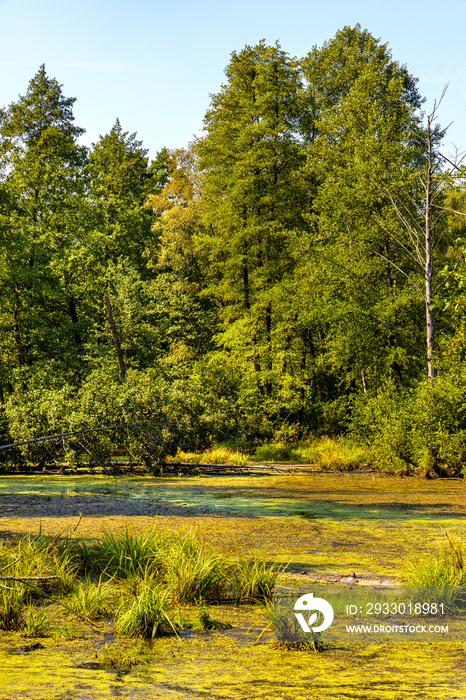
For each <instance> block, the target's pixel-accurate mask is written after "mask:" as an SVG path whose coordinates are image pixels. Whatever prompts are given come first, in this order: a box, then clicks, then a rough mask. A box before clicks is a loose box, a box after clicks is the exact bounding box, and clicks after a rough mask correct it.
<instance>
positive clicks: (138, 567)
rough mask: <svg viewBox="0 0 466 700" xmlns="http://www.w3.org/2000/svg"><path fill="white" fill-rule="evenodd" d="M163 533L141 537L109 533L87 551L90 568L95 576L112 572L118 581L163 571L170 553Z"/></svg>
mask: <svg viewBox="0 0 466 700" xmlns="http://www.w3.org/2000/svg"><path fill="white" fill-rule="evenodd" d="M165 538H166V535H165V532H164V531H163V530H150V531H145V532H141V533H130V532H129V530H128V529H126V530H125V531H124V532H121V533H116V534H113V533H111V532H105V533H104V535H103V537H102V538H101V539H100V540H98V541H97V542H96V543H95V544H94V545H93V547H92V548H88V547H86V548H83V555H84V558H85V561H86V564H87V566H88V567H89V568H91V569H92V570H94V571H95V572H98V573H102V572H103V571H106V572H108V573H109V574H111V575H114V576H116V577H118V578H134V577H137V576H141V575H145V574H146V573H147V572H148V571H150V572H151V573H152V575H156V574H157V572H158V571H159V570H160V569H162V568H163V565H164V558H165V557H164V554H165V552H166V549H167V545H166V541H165Z"/></svg>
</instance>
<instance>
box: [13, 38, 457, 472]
mask: <svg viewBox="0 0 466 700" xmlns="http://www.w3.org/2000/svg"><path fill="white" fill-rule="evenodd" d="M416 82H417V81H416V79H415V78H414V77H413V76H411V74H410V73H409V71H408V69H407V68H406V67H405V66H402V65H400V64H399V63H398V62H397V61H395V60H394V59H393V58H392V55H391V52H390V50H389V48H388V46H387V45H386V44H384V43H382V42H381V41H380V40H378V39H376V38H374V37H373V36H372V35H371V34H370V33H369V32H368V31H367V30H363V29H362V28H361V27H360V26H359V25H356V26H355V27H345V28H343V29H342V30H341V31H339V32H337V34H336V35H335V37H333V38H332V39H330V40H329V41H327V42H325V43H324V45H323V46H322V47H317V46H315V47H313V48H312V49H311V50H310V51H309V53H308V54H307V56H305V57H304V58H303V59H302V60H297V59H295V58H291V57H290V56H289V55H288V54H287V53H286V52H285V51H284V50H283V49H282V48H281V46H280V45H279V44H278V43H276V44H275V45H271V46H269V45H267V44H266V43H265V42H264V41H261V42H259V43H258V44H256V45H255V46H245V47H244V48H243V49H242V50H241V51H237V52H233V53H232V55H231V60H230V62H229V64H228V66H227V67H226V69H225V83H224V85H222V87H221V89H220V90H219V92H218V93H217V94H215V95H212V97H211V104H210V107H209V109H208V110H207V112H206V115H205V119H204V132H203V134H202V135H201V136H200V137H199V138H198V139H197V140H196V141H195V142H194V143H192V144H189V145H188V147H186V148H177V149H169V148H164V149H162V150H161V151H160V152H159V153H158V154H157V155H156V157H155V159H154V160H153V161H152V162H150V161H149V158H148V151H147V150H146V149H145V148H144V146H143V144H142V143H141V142H140V141H139V140H138V139H137V135H136V134H134V133H130V132H128V131H125V130H124V129H123V127H122V125H121V124H120V122H119V120H118V119H117V120H116V121H115V123H114V125H113V127H112V128H111V129H110V131H109V132H108V133H107V134H105V135H104V136H101V137H100V139H99V141H98V142H97V143H96V144H93V145H92V147H91V148H90V149H86V148H84V147H83V146H81V145H80V144H79V139H80V137H81V136H82V134H83V129H81V128H79V127H77V126H76V125H75V124H74V117H73V105H74V102H75V100H74V98H68V97H65V96H64V94H63V92H62V86H61V85H60V84H59V83H58V82H57V80H56V79H54V78H50V77H48V75H47V74H46V71H45V67H44V66H41V67H40V69H39V71H38V72H37V74H36V75H35V76H34V77H33V79H32V80H31V82H30V84H29V86H28V89H27V92H26V94H25V95H24V96H20V97H19V99H18V101H17V102H15V103H13V104H11V105H10V106H8V107H6V108H5V109H3V110H0V294H1V299H2V304H1V308H0V404H1V406H2V409H1V411H2V413H1V423H0V435H1V436H2V440H3V441H8V440H10V441H12V440H14V439H15V438H18V439H20V438H21V437H24V436H26V437H35V436H37V435H39V434H45V433H48V432H53V431H55V430H56V431H60V430H65V429H70V430H81V429H82V430H92V431H94V429H96V428H99V426H100V427H104V426H103V424H107V423H108V424H112V425H113V424H118V425H123V426H124V425H129V424H134V425H136V424H137V425H142V424H146V425H148V424H149V423H150V422H152V423H153V424H154V425H155V424H156V425H158V426H160V425H161V426H164V427H163V429H161V432H160V431H159V433H157V431H155V432H154V431H152V432H151V433H150V434H151V435H152V438H153V439H152V438H150V439H149V437H148V435H149V433H148V434H147V435H146V437H144V434H143V433H144V431H143V429H139V428H138V429H136V428H135V429H134V430H133V431H132V432H131V431H129V432H128V431H126V428H122V430H121V431H119V432H116V433H115V434H114V435H113V434H112V435H113V437H112V436H111V435H110V433H109V434H108V435H107V434H105V435H106V436H105V437H102V439H101V438H100V437H95V436H97V435H100V433H99V432H98V431H95V432H92V433H89V435H92V436H94V437H92V440H91V438H90V437H89V439H88V442H87V443H86V444H87V445H88V447H89V450H91V447H92V450H93V451H94V452H93V454H98V453H99V450H101V451H102V450H103V452H102V454H104V453H105V450H107V453H108V451H109V450H112V449H121V448H122V445H123V446H124V449H125V450H126V451H127V453H128V454H131V455H133V456H134V458H135V459H136V458H137V459H139V460H142V461H144V462H145V463H146V464H147V465H148V466H150V465H151V464H152V466H153V463H154V459H155V457H154V455H156V456H157V457H156V458H157V459H161V458H162V456H163V452H164V449H167V450H168V449H175V447H176V445H177V444H180V443H181V442H182V441H183V440H184V441H185V443H186V445H185V446H187V444H188V443H189V444H190V445H191V446H193V447H196V446H198V447H200V446H203V447H205V446H207V445H208V444H209V442H212V441H214V440H220V439H228V440H232V439H244V440H247V441H248V442H249V443H253V442H254V441H255V440H259V439H262V438H264V437H268V436H271V435H273V433H274V431H276V430H280V431H281V434H285V432H287V431H288V433H289V434H291V433H292V434H293V435H295V436H296V435H298V436H299V435H301V436H302V435H305V434H306V433H307V434H309V433H311V432H320V433H324V432H333V433H339V432H340V433H341V432H347V431H352V432H353V434H354V435H358V436H359V439H361V440H367V441H372V442H373V443H374V444H376V445H379V447H380V449H379V452H378V454H380V455H382V456H381V459H382V458H383V459H385V460H386V461H390V460H391V462H392V464H396V465H398V466H399V465H400V464H401V463H404V464H407V465H410V466H409V468H417V469H424V468H425V467H426V465H428V464H431V465H434V467H435V469H437V471H438V472H442V470H443V471H445V463H446V462H447V461H448V459H451V460H452V463H453V462H454V464H455V465H456V466H455V467H454V469H456V470H457V471H458V469H459V468H460V467H458V464H460V462H461V459H462V455H463V451H464V452H465V453H466V449H463V448H464V445H465V444H466V441H465V440H464V435H466V425H465V424H464V419H463V413H462V409H461V401H462V400H463V399H462V397H463V396H464V391H463V389H462V387H463V379H462V377H463V373H462V371H460V368H461V363H462V361H463V360H464V356H465V350H464V348H465V347H466V341H465V337H466V332H465V325H464V321H463V315H464V314H463V308H464V304H463V300H462V298H463V296H462V295H463V291H462V289H463V286H464V279H465V272H464V254H463V250H464V245H465V236H464V226H465V223H464V221H465V219H464V217H463V216H462V215H463V213H464V198H465V194H464V193H465V188H464V166H461V165H459V164H458V163H456V162H454V161H452V160H448V158H447V159H445V158H444V157H443V156H442V155H441V149H440V144H441V140H442V138H443V135H444V131H443V130H442V128H441V127H440V126H439V125H437V124H436V123H434V122H435V117H433V116H432V113H431V116H430V117H429V118H428V119H427V124H426V122H425V115H423V113H422V112H421V109H422V104H423V100H422V98H421V96H420V94H419V92H418V89H417V86H416ZM434 112H435V109H434ZM429 285H430V286H429ZM429 314H430V316H429ZM434 316H435V332H436V335H435V336H434V335H433V334H432V333H431V334H430V336H429V333H428V332H427V334H426V327H427V329H429V323H430V322H431V321H433V319H434ZM429 319H430V321H429ZM426 347H427V351H426ZM434 362H435V365H436V367H437V369H438V378H437V380H436V382H437V383H436V384H433V379H434V374H435V372H434V369H433V368H434ZM427 366H428V367H429V377H430V380H431V381H430V383H429V382H425V375H426V369H427ZM455 372H456V373H457V375H458V376H459V379H458V381H459V386H458V388H457V390H455V391H450V388H451V387H452V386H453V379H452V377H453V376H454V374H455ZM429 387H430V388H429ZM429 392H430V393H429ZM448 394H450V396H449V397H448ZM436 401H438V402H439V405H440V404H441V405H442V406H444V407H445V412H446V413H445V416H446V417H445V418H444V419H443V418H439V417H438V415H437V413H435V412H433V407H434V406H435V405H436ZM434 413H435V415H436V416H437V418H435V417H434ZM447 414H448V416H447ZM429 416H430V418H429ZM377 422H378V423H377ZM375 423H377V424H378V426H379V427H378V428H377V427H374V426H375ZM383 426H385V427H383ZM164 430H165V431H166V432H165V433H163V431H164ZM125 431H126V432H125ZM381 431H382V432H381ZM390 431H391V436H392V438H393V439H392V441H391V443H390V441H389V440H388V439H385V440H384V438H383V435H384V434H388V433H389V432H390ZM162 433H163V435H162ZM424 434H425V435H424ZM154 435H155V437H154ZM157 435H158V437H157ZM423 435H424V437H425V439H424V437H423ZM156 439H160V444H159V447H156V445H155V442H154V440H156ZM151 440H152V442H151ZM92 441H93V442H92ZM91 442H92V445H91ZM389 443H390V444H389ZM83 444H84V443H83ZM118 445H119V447H118ZM160 445H162V446H160ZM163 446H165V447H163ZM69 448H70V450H71V451H72V449H74V447H73V445H72V444H71V443H70V445H69ZM28 449H29V448H28ZM41 449H42V448H41ZM34 450H36V452H34ZM34 450H33V449H32V448H31V449H30V451H29V452H28V453H27V454H26V452H24V456H25V458H26V457H27V458H28V459H33V454H36V457H37V461H40V460H39V452H40V450H39V448H37V449H36V448H34ZM92 450H91V451H92ZM99 454H100V453H99ZM151 454H152V456H153V458H151ZM383 455H385V457H384V456H383ZM387 455H388V456H387ZM448 455H450V457H449V456H448ZM40 459H42V457H41V458H40ZM423 465H424V466H423ZM434 467H433V468H434ZM151 468H152V467H151Z"/></svg>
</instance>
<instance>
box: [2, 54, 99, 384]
mask: <svg viewBox="0 0 466 700" xmlns="http://www.w3.org/2000/svg"><path fill="white" fill-rule="evenodd" d="M74 101H75V99H74V98H66V97H64V95H63V94H62V90H61V85H60V84H59V83H58V82H57V81H56V80H55V79H54V78H49V77H48V76H47V74H46V72H45V67H44V66H43V65H42V66H41V67H40V69H39V71H38V72H37V74H36V75H35V76H34V78H33V79H32V80H31V82H30V83H29V86H28V89H27V92H26V95H24V96H22V97H20V98H19V100H18V101H17V102H15V103H13V104H11V105H10V106H9V107H8V108H6V109H5V110H3V111H2V112H1V114H0V178H1V186H2V204H3V206H2V223H1V226H0V228H1V234H0V235H1V238H0V245H1V253H0V257H1V274H0V283H1V285H2V289H1V294H2V311H1V321H0V322H1V325H2V330H3V333H4V334H5V335H4V337H5V341H4V343H3V348H4V349H5V350H4V358H5V359H4V362H5V363H6V365H7V367H8V371H7V375H8V377H7V378H6V383H7V384H8V385H13V384H14V383H15V381H14V373H15V369H17V368H25V367H31V366H32V365H34V364H35V363H37V362H38V361H44V362H46V361H47V360H48V361H50V362H52V361H55V362H56V363H58V365H59V366H61V367H62V369H64V368H65V365H67V363H69V362H71V363H72V362H73V357H74V356H75V354H76V353H75V349H76V341H77V338H78V336H79V333H78V332H77V331H76V325H77V322H78V319H77V314H76V304H75V299H74V296H73V291H72V288H73V280H72V277H71V276H70V274H68V273H69V270H67V267H66V264H64V261H65V260H66V259H67V258H68V251H69V248H70V246H71V247H72V245H73V241H74V240H75V239H76V238H79V235H80V229H81V227H82V223H83V222H82V216H81V213H82V210H81V204H82V196H83V187H82V181H81V170H82V167H83V164H84V163H85V161H86V149H85V148H84V147H82V146H79V145H78V143H77V139H78V138H79V136H81V135H82V134H83V132H84V130H83V129H81V128H79V127H77V126H75V125H74V123H73V122H74V117H73V112H72V107H73V104H74ZM71 329H74V331H72V332H70V331H71Z"/></svg>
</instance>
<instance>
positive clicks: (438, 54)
mask: <svg viewBox="0 0 466 700" xmlns="http://www.w3.org/2000/svg"><path fill="white" fill-rule="evenodd" d="M356 23H360V24H361V26H362V27H363V28H366V29H368V30H369V31H370V32H371V33H372V34H373V35H374V36H376V37H377V38H380V39H381V40H382V42H383V43H387V44H388V45H389V47H390V48H391V50H392V53H393V58H394V59H395V60H397V61H398V62H400V63H403V64H406V65H407V67H408V69H409V71H410V72H411V73H412V74H413V75H414V76H416V77H417V78H419V85H418V86H419V90H420V92H421V94H422V95H424V96H425V97H426V98H427V103H426V107H429V106H432V104H433V101H434V99H436V98H438V97H439V96H440V94H441V92H442V89H443V86H444V85H445V84H446V83H449V88H448V91H447V94H446V96H445V98H444V101H443V103H442V105H441V110H440V112H439V118H440V121H441V123H442V124H443V125H446V124H448V123H449V122H451V121H453V125H452V126H451V128H450V130H449V132H448V136H447V139H446V144H445V146H446V150H448V151H449V152H450V153H451V152H452V151H453V147H452V146H451V143H453V144H455V145H456V146H457V147H459V148H460V149H465V148H466V60H465V59H466V42H465V40H464V28H465V26H466V0H444V2H443V3H439V2H433V1H431V0H424V1H422V2H421V1H419V2H417V1H415V0H405V1H404V2H401V1H400V0H392V2H391V3H385V2H384V3H382V2H377V0H371V1H367V2H366V1H364V0H349V1H343V0H326V1H323V0H319V2H317V1H314V0H282V2H277V1H276V0H236V2H235V3H228V4H224V3H221V2H219V1H218V0H217V1H214V0H197V1H196V2H189V1H188V0H178V2H171V3H170V2H167V1H166V0H165V1H164V2H161V1H159V0H152V1H151V0H132V2H131V3H130V2H128V0H126V1H125V2H123V1H122V0H80V2H76V0H73V1H71V0H41V1H40V2H39V1H38V0H0V26H1V27H2V40H1V43H0V106H6V105H8V104H9V103H11V102H13V101H15V100H17V98H18V94H24V93H25V92H26V89H27V85H28V82H29V80H30V79H31V78H32V77H33V75H34V74H35V73H36V71H37V69H38V67H39V66H40V65H41V64H42V63H45V65H46V70H47V73H48V74H49V75H50V76H51V77H55V78H57V80H58V81H59V82H60V83H62V84H63V92H64V94H65V95H66V96H67V97H76V98H77V101H76V103H75V117H76V123H77V125H79V126H82V127H84V128H85V129H86V130H87V133H86V135H85V136H84V137H83V139H82V141H83V142H84V143H86V144H87V145H90V144H91V142H93V141H94V142H95V141H96V140H97V139H98V138H99V135H101V134H104V133H107V132H108V131H109V130H110V129H111V127H112V125H113V123H114V121H115V119H116V117H118V118H119V119H120V121H121V124H122V126H123V128H124V129H125V130H126V131H129V132H131V133H132V132H135V131H136V132H138V137H139V138H140V139H141V140H142V141H143V143H144V146H145V147H146V148H148V149H149V150H150V153H151V155H155V153H156V151H157V150H159V149H160V148H162V147H163V146H168V147H171V148H175V147H179V146H185V145H187V143H188V142H189V141H190V140H191V139H192V138H193V135H194V134H198V133H199V132H200V130H201V129H202V119H203V116H204V113H205V111H206V109H207V108H208V106H209V93H215V92H217V91H218V90H219V88H220V85H221V83H222V81H223V80H224V74H223V69H224V68H225V66H226V65H227V64H228V61H229V56H230V53H231V52H232V51H234V50H236V51H239V50H241V48H242V47H243V46H244V45H245V44H256V43H257V42H258V41H259V40H260V39H265V40H266V41H267V42H268V43H273V42H275V41H276V40H277V39H278V40H279V41H280V43H281V46H282V48H283V49H284V50H285V51H287V52H288V53H289V54H290V55H292V56H298V57H302V56H304V55H305V54H306V53H307V52H308V51H309V50H310V49H311V48H312V47H313V46H314V45H318V46H320V45H322V43H323V42H324V41H325V40H328V39H331V38H332V37H333V36H334V35H335V33H336V32H337V30H338V29H341V28H342V27H344V26H345V25H354V24H356Z"/></svg>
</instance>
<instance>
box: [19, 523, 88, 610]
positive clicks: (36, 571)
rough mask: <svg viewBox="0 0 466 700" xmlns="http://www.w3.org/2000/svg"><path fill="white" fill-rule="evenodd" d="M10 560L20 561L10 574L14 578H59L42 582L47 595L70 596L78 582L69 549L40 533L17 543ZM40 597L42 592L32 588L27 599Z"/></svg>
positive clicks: (28, 536)
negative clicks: (75, 582) (65, 594)
mask: <svg viewBox="0 0 466 700" xmlns="http://www.w3.org/2000/svg"><path fill="white" fill-rule="evenodd" d="M10 556H11V559H10V561H14V559H16V560H17V561H16V562H15V563H14V565H13V566H11V567H10V568H9V569H8V571H9V573H11V575H15V576H58V577H59V578H58V579H50V580H45V579H44V580H43V581H41V582H40V588H41V589H42V590H44V591H45V592H47V593H51V594H56V593H60V594H62V593H67V592H69V591H70V590H71V588H72V586H73V582H74V580H75V576H76V572H77V566H76V563H75V562H74V561H73V556H72V554H71V552H70V551H69V549H68V548H67V546H64V545H63V543H60V542H59V541H58V540H57V539H56V538H55V539H53V540H51V539H50V538H48V537H46V536H45V535H44V534H42V533H39V535H38V536H36V537H34V536H31V535H27V536H26V537H20V538H18V539H17V541H16V546H13V547H12V548H10ZM38 596H39V597H40V591H38V590H37V589H32V588H29V589H28V591H27V597H29V598H36V597H38Z"/></svg>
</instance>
